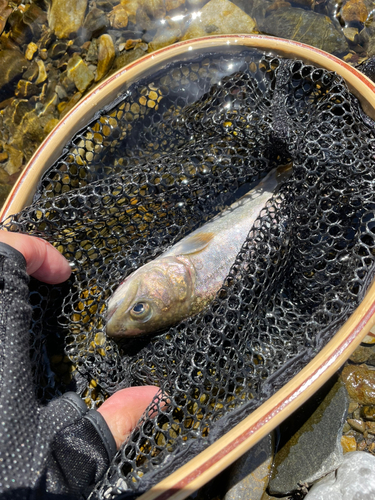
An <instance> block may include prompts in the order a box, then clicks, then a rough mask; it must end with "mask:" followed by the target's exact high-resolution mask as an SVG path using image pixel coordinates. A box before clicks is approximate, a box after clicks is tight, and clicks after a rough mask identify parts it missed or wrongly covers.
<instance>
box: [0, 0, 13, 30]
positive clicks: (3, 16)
mask: <svg viewBox="0 0 375 500" xmlns="http://www.w3.org/2000/svg"><path fill="white" fill-rule="evenodd" d="M12 10H13V9H12V7H10V6H9V3H8V0H0V35H1V33H2V32H3V30H4V28H5V24H6V22H7V19H8V17H9V16H10V15H11V13H12Z"/></svg>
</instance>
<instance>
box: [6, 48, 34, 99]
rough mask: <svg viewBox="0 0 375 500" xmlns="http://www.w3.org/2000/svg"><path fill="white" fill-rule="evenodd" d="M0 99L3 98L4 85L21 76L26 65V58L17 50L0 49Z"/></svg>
mask: <svg viewBox="0 0 375 500" xmlns="http://www.w3.org/2000/svg"><path fill="white" fill-rule="evenodd" d="M0 64H1V68H2V69H1V71H0V100H3V99H4V92H1V91H4V90H5V89H4V87H6V86H7V85H8V84H9V83H11V82H13V81H15V80H18V79H20V78H21V75H22V73H23V72H24V70H25V69H26V68H27V66H28V62H27V60H26V59H25V58H24V57H23V55H22V54H21V52H19V51H18V50H0Z"/></svg>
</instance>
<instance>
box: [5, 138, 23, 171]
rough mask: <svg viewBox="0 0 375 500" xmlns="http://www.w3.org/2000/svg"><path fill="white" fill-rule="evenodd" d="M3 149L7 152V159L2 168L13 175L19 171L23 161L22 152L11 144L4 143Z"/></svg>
mask: <svg viewBox="0 0 375 500" xmlns="http://www.w3.org/2000/svg"><path fill="white" fill-rule="evenodd" d="M4 151H5V152H6V153H8V156H9V158H8V161H7V163H6V165H5V166H4V170H5V171H6V172H7V173H8V174H9V175H13V174H15V173H16V172H19V171H20V170H21V168H22V163H23V153H22V151H20V150H19V149H17V148H15V147H13V146H11V145H10V144H4Z"/></svg>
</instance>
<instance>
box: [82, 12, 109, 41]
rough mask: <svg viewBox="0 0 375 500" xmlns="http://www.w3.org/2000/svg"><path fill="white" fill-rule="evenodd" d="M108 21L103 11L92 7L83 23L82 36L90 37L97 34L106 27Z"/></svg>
mask: <svg viewBox="0 0 375 500" xmlns="http://www.w3.org/2000/svg"><path fill="white" fill-rule="evenodd" d="M108 24H109V21H108V18H107V16H106V15H105V13H104V12H103V11H102V10H100V9H97V8H95V7H94V8H93V9H91V10H90V12H89V13H88V14H87V16H86V19H85V22H84V23H83V29H82V31H83V32H84V35H83V36H84V38H86V39H90V38H91V37H92V36H97V35H98V34H99V33H102V32H103V30H105V29H106V28H107V27H108Z"/></svg>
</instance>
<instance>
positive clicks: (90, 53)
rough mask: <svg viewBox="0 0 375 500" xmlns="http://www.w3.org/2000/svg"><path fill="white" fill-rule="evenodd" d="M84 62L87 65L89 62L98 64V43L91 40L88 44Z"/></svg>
mask: <svg viewBox="0 0 375 500" xmlns="http://www.w3.org/2000/svg"><path fill="white" fill-rule="evenodd" d="M86 62H87V63H89V62H92V63H95V64H96V63H97V62H98V41H97V40H93V41H92V42H91V43H90V46H89V48H88V50H87V54H86Z"/></svg>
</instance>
